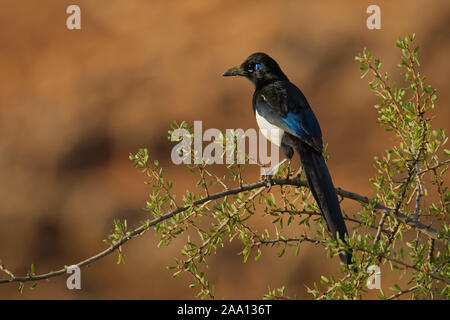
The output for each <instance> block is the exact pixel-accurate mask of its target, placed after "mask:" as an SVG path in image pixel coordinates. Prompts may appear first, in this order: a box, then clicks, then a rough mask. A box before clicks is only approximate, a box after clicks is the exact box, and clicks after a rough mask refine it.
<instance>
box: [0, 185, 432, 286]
mask: <svg viewBox="0 0 450 320" xmlns="http://www.w3.org/2000/svg"><path fill="white" fill-rule="evenodd" d="M272 185H279V186H281V185H292V186H297V187H308V183H307V182H306V181H304V180H300V179H299V178H298V177H297V178H293V179H278V178H275V179H273V180H272ZM257 188H263V189H264V188H268V186H267V182H266V181H265V180H261V181H258V182H255V183H252V184H249V185H245V186H242V187H239V188H234V189H229V190H224V191H222V192H218V193H214V194H211V195H210V196H208V197H204V198H202V199H199V200H196V201H194V202H193V203H192V205H186V206H182V207H178V208H176V209H175V210H172V211H171V212H168V213H166V214H163V215H161V216H160V217H158V218H155V219H153V220H148V221H147V222H145V223H144V224H142V225H141V226H140V227H138V228H136V229H134V230H133V231H129V232H127V233H126V234H125V235H124V236H123V237H122V238H121V239H120V240H119V241H117V242H116V243H114V244H112V245H111V246H109V247H108V248H107V249H105V250H103V251H102V252H100V253H98V254H96V255H94V256H92V257H90V258H88V259H86V260H83V261H81V262H78V263H77V264H76V265H77V266H78V267H80V268H81V267H83V266H86V265H89V264H91V263H93V262H95V261H97V260H99V259H101V258H103V257H105V256H107V255H109V254H111V253H113V252H114V251H116V250H117V249H119V248H120V247H121V246H122V245H124V244H125V243H127V242H128V241H129V240H131V239H132V238H134V237H136V236H139V235H141V234H143V233H144V232H145V231H147V230H148V229H149V228H151V227H153V226H155V225H157V224H158V223H160V222H162V221H164V220H167V219H170V218H172V217H173V216H175V215H176V214H178V213H181V212H184V211H186V210H188V209H189V208H191V207H195V206H199V205H202V204H204V203H206V202H209V201H213V200H217V199H221V198H224V197H226V196H229V195H235V194H239V193H241V192H246V191H251V190H254V189H257ZM336 193H337V194H339V195H340V196H342V197H344V198H347V199H352V200H355V201H359V202H361V203H365V204H369V201H370V199H369V198H368V197H365V196H362V195H359V194H357V193H354V192H350V191H346V190H343V189H341V188H337V189H336ZM375 209H379V210H385V211H387V212H388V213H389V214H393V215H394V216H395V217H396V218H397V219H399V220H400V221H402V222H403V223H405V224H406V225H408V226H410V227H413V228H415V229H417V230H419V231H421V232H422V233H424V234H426V235H428V236H429V237H430V238H433V239H439V238H440V237H439V232H438V231H437V230H435V229H433V228H431V227H428V226H426V225H424V224H422V223H420V222H418V221H415V220H413V219H411V218H410V217H408V216H406V215H405V214H403V213H401V212H397V211H396V210H395V209H392V208H388V207H385V206H383V205H382V204H379V203H377V204H376V205H375ZM11 274H13V273H11ZM63 274H66V268H62V269H60V270H57V271H52V272H48V273H45V274H40V275H27V276H13V277H10V279H0V284H2V283H9V282H26V281H37V280H43V279H49V278H52V277H56V276H60V275H63Z"/></svg>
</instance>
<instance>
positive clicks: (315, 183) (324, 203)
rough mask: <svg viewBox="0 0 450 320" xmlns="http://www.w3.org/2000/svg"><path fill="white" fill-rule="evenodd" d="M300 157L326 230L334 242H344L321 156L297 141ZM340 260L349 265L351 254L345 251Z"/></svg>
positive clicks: (341, 220) (338, 209)
mask: <svg viewBox="0 0 450 320" xmlns="http://www.w3.org/2000/svg"><path fill="white" fill-rule="evenodd" d="M295 149H296V151H297V152H298V154H299V155H300V160H301V162H302V165H303V169H304V171H305V174H306V179H307V180H308V184H309V187H310V189H311V192H312V194H313V196H314V199H315V200H316V202H317V204H318V205H319V208H320V210H321V211H322V215H323V217H324V218H325V221H326V223H327V225H328V229H329V231H330V232H331V234H332V235H333V238H334V239H335V240H336V239H337V237H339V238H340V239H341V240H343V241H344V239H345V235H348V232H347V228H346V226H345V221H344V218H343V216H342V212H341V207H340V206H339V201H338V198H337V195H336V190H335V188H334V185H333V181H332V180H331V176H330V172H329V171H328V167H327V165H326V164H325V159H324V158H323V156H322V154H320V153H318V152H317V151H315V150H314V149H312V148H311V147H310V146H309V145H307V144H306V143H304V142H302V141H298V143H297V144H296V146H295ZM339 256H340V258H341V260H342V261H343V262H344V263H346V264H351V263H352V262H351V260H352V252H351V250H347V251H345V252H343V253H341V254H340V255H339Z"/></svg>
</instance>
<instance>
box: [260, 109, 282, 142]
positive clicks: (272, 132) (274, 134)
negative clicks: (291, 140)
mask: <svg viewBox="0 0 450 320" xmlns="http://www.w3.org/2000/svg"><path fill="white" fill-rule="evenodd" d="M256 122H257V123H258V126H259V129H260V130H261V133H262V134H263V136H264V137H266V139H267V140H269V141H270V142H272V143H273V144H275V145H277V146H278V147H279V146H280V145H281V139H282V138H283V134H284V130H281V129H280V128H278V127H277V126H274V125H273V124H271V123H270V122H269V121H267V120H266V119H264V118H263V117H261V116H260V115H259V113H258V111H256Z"/></svg>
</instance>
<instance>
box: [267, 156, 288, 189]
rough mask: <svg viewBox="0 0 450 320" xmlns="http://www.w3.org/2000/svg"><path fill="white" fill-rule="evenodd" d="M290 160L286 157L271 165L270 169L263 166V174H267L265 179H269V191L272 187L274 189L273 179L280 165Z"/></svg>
mask: <svg viewBox="0 0 450 320" xmlns="http://www.w3.org/2000/svg"><path fill="white" fill-rule="evenodd" d="M288 160H289V159H284V160H283V161H281V162H279V163H277V164H276V165H274V166H272V167H270V168H269V169H266V168H262V170H264V173H263V175H264V176H265V179H266V181H267V184H268V185H269V189H268V190H267V192H269V191H270V189H272V186H273V179H272V176H273V175H274V174H276V173H277V171H278V169H279V167H280V166H281V165H282V164H283V163H285V162H286V161H288Z"/></svg>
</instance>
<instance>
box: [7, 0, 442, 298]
mask: <svg viewBox="0 0 450 320" xmlns="http://www.w3.org/2000/svg"><path fill="white" fill-rule="evenodd" d="M70 4H78V5H79V6H80V7H81V10H82V30H81V31H69V30H67V29H66V27H65V21H66V18H67V16H68V15H67V14H66V8H67V6H68V5H70ZM370 4H373V1H372V2H369V1H346V2H337V1H309V2H307V1H219V0H210V1H186V0H184V1H181V0H180V1H144V0H127V1H117V0H110V1H85V0H80V1H76V0H71V1H66V0H64V1H63V0H61V1H49V0H41V1H39V2H38V1H29V0H22V1H20V2H19V1H12V0H3V1H2V2H1V3H0V177H1V178H0V259H1V261H2V263H3V264H5V266H7V267H8V268H9V269H10V270H11V271H13V272H14V273H16V274H25V273H26V272H27V271H28V268H29V266H30V264H31V263H34V264H35V266H36V267H35V268H36V270H35V271H36V273H44V272H48V271H50V270H55V269H59V268H61V267H63V266H64V265H69V264H73V263H76V262H78V261H80V260H82V259H85V258H87V257H89V256H91V255H94V254H96V253H97V252H99V251H101V250H103V249H104V248H105V245H104V244H103V243H102V241H101V240H102V239H104V238H105V236H106V235H107V234H108V233H109V232H110V230H111V222H112V220H113V219H114V218H121V219H124V218H126V219H127V220H128V221H129V224H132V223H133V222H134V223H138V222H139V221H141V220H143V219H145V218H146V217H147V214H148V213H146V212H145V211H143V210H142V208H143V207H144V204H145V201H146V198H147V194H148V192H149V189H148V186H146V185H145V184H144V183H143V182H144V180H145V178H144V176H142V175H141V174H139V173H138V172H137V171H136V170H135V169H134V168H132V166H131V163H130V161H129V160H128V154H129V153H130V152H135V151H136V150H137V149H138V148H140V147H147V148H148V149H149V152H150V154H151V156H152V158H154V159H159V161H160V163H161V164H162V165H163V166H164V167H166V168H167V169H168V170H169V175H170V176H171V178H172V179H173V180H175V185H176V187H175V191H177V192H178V193H183V192H184V191H185V190H186V189H187V188H191V186H192V178H191V175H190V173H188V171H187V170H183V169H182V168H180V167H175V166H173V165H172V164H171V162H170V150H171V148H172V146H173V144H171V143H170V142H169V141H168V140H167V130H168V128H169V125H170V124H171V123H172V122H173V121H174V120H178V121H181V120H187V121H191V122H192V121H193V120H200V119H201V120H203V127H204V128H211V127H216V128H219V129H221V130H225V129H226V128H244V129H247V128H254V127H255V126H256V123H255V120H254V118H253V115H252V112H251V93H252V87H251V85H250V83H248V82H247V81H244V80H243V79H228V78H227V79H224V78H222V77H220V75H221V73H222V72H223V71H224V70H226V69H227V68H228V67H230V66H234V65H236V64H239V63H240V62H241V61H243V59H245V57H247V56H248V55H249V54H250V53H253V52H255V51H264V52H267V53H269V54H270V55H272V56H273V57H275V58H276V59H277V60H278V62H279V63H280V64H281V66H282V67H283V69H284V70H285V71H286V73H287V75H288V76H289V77H290V79H291V80H292V81H293V82H294V83H296V84H297V85H298V86H299V87H300V88H301V89H302V90H303V92H304V93H305V95H306V96H307V97H308V99H309V102H310V104H311V106H312V108H313V109H314V111H315V113H316V115H317V117H318V119H319V121H320V123H321V126H322V130H323V133H324V140H325V142H326V143H328V153H329V154H330V155H331V160H330V162H329V166H330V170H331V172H332V174H333V178H334V181H335V184H336V185H337V186H340V187H342V188H345V189H348V190H352V191H355V192H358V193H361V194H366V195H369V196H370V195H373V191H372V190H371V188H370V185H369V182H368V179H369V177H371V176H372V175H373V174H374V163H373V156H374V155H379V154H381V153H382V152H383V150H384V149H385V148H386V147H387V146H388V145H390V144H391V143H392V142H393V140H392V137H391V136H390V135H388V134H386V133H385V131H383V130H382V129H381V128H380V127H379V126H378V124H377V122H376V119H377V114H376V112H375V111H374V109H373V107H372V106H373V104H374V103H376V101H377V100H376V97H374V96H373V95H372V93H371V92H370V91H369V89H368V86H367V81H366V80H360V71H359V68H358V64H357V63H356V62H355V61H354V56H355V55H356V54H357V53H358V52H360V51H361V50H362V48H363V47H368V48H369V50H370V51H371V52H372V53H373V54H374V55H375V56H378V57H381V58H382V61H383V63H384V68H385V70H386V71H388V72H389V73H390V74H391V75H392V77H393V78H394V79H395V80H396V81H398V82H400V81H401V77H400V76H399V73H398V67H397V66H396V65H397V63H398V61H399V54H400V53H399V50H398V49H397V48H396V47H395V41H396V40H397V38H398V37H399V36H404V35H406V34H407V33H413V32H415V33H416V35H417V42H418V44H419V45H420V46H421V49H420V56H421V61H422V72H423V73H424V74H426V75H427V76H428V79H429V81H430V83H431V84H432V85H433V86H434V87H436V88H437V89H438V90H439V93H438V94H439V100H438V104H437V107H438V109H437V111H436V112H437V115H438V116H437V117H436V119H435V122H434V125H435V127H443V128H445V129H446V130H447V131H448V129H449V126H448V124H449V122H448V120H449V115H450V111H449V108H448V104H449V102H450V91H449V90H447V89H448V86H449V80H448V79H449V78H448V75H449V72H450V63H449V59H448V57H449V55H450V36H449V35H450V24H449V23H450V2H449V1H447V0H440V1H432V2H430V1H406V0H405V1H377V2H376V4H378V5H379V6H380V7H381V15H382V30H378V31H371V30H368V29H367V28H366V18H367V16H368V15H367V14H366V13H365V11H366V8H367V6H368V5H370ZM297 164H298V162H297ZM258 172H259V170H258V168H251V169H250V170H249V173H248V174H249V177H250V179H251V180H256V179H258ZM252 177H253V178H252ZM345 208H346V210H347V212H352V211H355V210H356V209H357V208H358V205H357V204H355V203H352V202H349V201H347V202H345ZM254 219H255V222H254V223H255V225H256V226H261V227H262V226H264V225H266V224H267V220H264V218H263V217H262V216H259V217H257V216H255V217H254ZM268 225H269V226H270V222H269V224H268ZM182 240H183V239H180V241H175V242H174V243H173V244H172V245H171V246H169V247H163V248H159V249H158V248H157V247H156V243H157V239H156V237H155V236H154V233H153V232H148V233H146V234H145V236H143V237H141V238H139V239H136V240H133V241H131V242H129V243H128V244H127V245H126V246H125V250H126V251H125V253H126V264H125V265H117V264H116V255H111V256H108V257H107V258H105V259H102V260H100V261H98V262H96V263H95V264H92V265H91V266H90V267H88V268H85V269H82V290H79V291H69V290H67V289H66V287H65V281H66V277H58V278H53V279H51V280H49V281H44V282H42V283H40V284H39V285H38V287H37V288H36V289H35V290H29V289H28V287H29V285H28V284H27V286H26V288H25V290H24V294H23V295H22V296H20V295H19V294H18V292H17V284H6V285H0V298H1V299H9V298H33V299H41V298H56V299H66V298H75V299H77V298H82V299H92V298H101V299H104V298H124V299H128V298H139V299H140V298H145V299H164V298H165V299H179V298H193V297H194V291H192V290H191V289H189V288H188V284H189V283H190V279H189V278H188V277H187V276H182V277H181V278H180V279H176V280H174V279H172V277H171V274H172V273H171V272H170V271H169V270H166V268H165V267H166V266H168V265H171V264H172V263H173V259H174V257H177V256H178V255H179V251H180V249H181V246H182V243H183V242H182ZM240 250H241V245H240V244H239V243H238V242H233V243H232V244H230V245H228V246H226V247H225V248H223V249H221V250H220V251H219V252H218V253H217V255H215V256H213V257H211V258H210V268H209V275H210V279H211V281H212V282H213V283H215V285H216V297H217V298H234V299H240V298H244V299H245V298H254V299H257V298H260V297H262V295H263V294H264V293H266V292H267V285H268V284H270V285H271V286H272V287H279V286H281V285H286V287H287V288H288V291H287V293H288V294H289V295H291V296H293V295H295V294H298V295H299V297H300V298H307V297H308V295H307V294H306V289H305V286H312V285H313V283H314V282H319V281H320V275H321V274H323V273H328V274H329V273H331V274H335V275H337V271H338V262H337V258H336V259H333V260H329V259H328V258H327V257H326V255H325V252H324V251H323V249H321V248H317V247H313V246H306V247H305V249H304V250H302V252H301V254H300V256H298V257H296V256H295V255H294V252H293V250H292V251H291V252H288V254H286V255H285V256H284V257H283V258H282V259H278V258H277V252H278V251H277V250H268V251H267V253H264V254H263V256H262V258H261V260H260V261H259V262H257V263H255V262H254V261H253V260H252V259H250V260H249V262H248V263H246V264H244V263H243V262H242V257H241V256H238V255H237V253H238V252H239V251H240ZM2 277H3V275H2ZM394 282H399V283H400V284H402V283H405V280H404V279H401V280H398V279H397V278H396V275H395V274H392V273H389V275H386V276H385V277H382V288H383V289H384V290H385V291H386V292H387V293H389V289H388V288H389V287H390V286H392V284H393V283H394ZM370 294H371V295H370V296H371V297H375V295H376V292H371V293H370Z"/></svg>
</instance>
